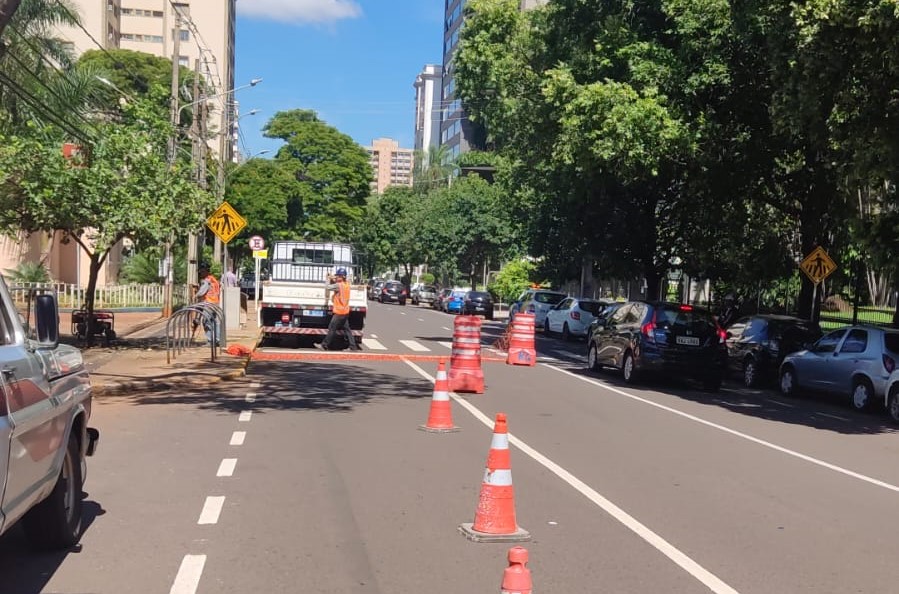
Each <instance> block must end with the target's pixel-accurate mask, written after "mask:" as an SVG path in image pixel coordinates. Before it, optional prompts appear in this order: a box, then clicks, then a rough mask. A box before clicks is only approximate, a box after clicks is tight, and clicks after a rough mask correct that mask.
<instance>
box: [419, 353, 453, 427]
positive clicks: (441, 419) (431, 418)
mask: <svg viewBox="0 0 899 594" xmlns="http://www.w3.org/2000/svg"><path fill="white" fill-rule="evenodd" d="M419 429H421V430H422V431H428V432H430V433H452V432H454V431H458V430H459V428H458V427H456V426H455V425H453V409H452V407H451V406H450V398H449V382H448V381H447V379H446V363H445V362H444V361H443V360H442V359H441V360H440V364H439V365H438V366H437V379H436V380H435V381H434V395H433V396H432V397H431V411H430V412H429V413H428V422H427V423H425V424H424V425H421V426H420V427H419Z"/></svg>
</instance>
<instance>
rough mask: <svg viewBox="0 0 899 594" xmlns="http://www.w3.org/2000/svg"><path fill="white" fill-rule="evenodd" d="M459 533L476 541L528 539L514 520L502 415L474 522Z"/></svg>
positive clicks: (464, 525) (506, 429)
mask: <svg viewBox="0 0 899 594" xmlns="http://www.w3.org/2000/svg"><path fill="white" fill-rule="evenodd" d="M459 530H460V531H461V532H462V534H464V535H465V536H466V537H467V538H468V539H469V540H473V541H475V542H520V541H525V540H530V539H531V535H530V534H529V533H528V532H527V531H526V530H524V529H522V528H521V527H519V526H518V524H517V522H516V520H515V490H514V489H513V487H512V458H511V456H510V454H509V429H508V426H507V424H506V415H505V414H504V413H497V415H496V422H495V424H494V427H493V440H492V441H491V443H490V453H489V454H488V455H487V469H486V470H485V471H484V481H483V482H482V483H481V494H480V497H479V498H478V509H477V511H476V512H475V517H474V523H472V524H462V525H461V526H459Z"/></svg>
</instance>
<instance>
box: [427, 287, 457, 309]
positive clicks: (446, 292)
mask: <svg viewBox="0 0 899 594" xmlns="http://www.w3.org/2000/svg"><path fill="white" fill-rule="evenodd" d="M452 294H453V290H452V289H442V290H441V291H440V292H439V293H437V297H435V298H434V302H433V303H432V304H431V305H432V306H433V307H434V309H437V310H440V311H446V308H445V307H444V304H445V303H446V300H447V299H448V298H449V296H450V295H452Z"/></svg>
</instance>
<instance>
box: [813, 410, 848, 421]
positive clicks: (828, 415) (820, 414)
mask: <svg viewBox="0 0 899 594" xmlns="http://www.w3.org/2000/svg"><path fill="white" fill-rule="evenodd" d="M816 414H817V415H818V416H819V417H827V418H828V419H836V420H838V421H843V422H846V423H848V422H849V421H850V419H847V418H846V417H840V416H837V415H831V414H828V413H823V412H819V413H816Z"/></svg>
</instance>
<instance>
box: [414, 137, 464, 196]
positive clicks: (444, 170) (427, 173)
mask: <svg viewBox="0 0 899 594" xmlns="http://www.w3.org/2000/svg"><path fill="white" fill-rule="evenodd" d="M455 171H456V167H455V165H454V164H453V163H452V162H451V160H450V154H449V146H447V145H445V144H441V145H440V146H434V145H431V146H429V147H428V150H427V152H425V151H420V150H419V151H416V152H415V163H414V166H413V170H412V183H413V184H414V188H415V190H416V191H418V192H426V191H427V190H430V189H433V188H438V187H442V186H446V185H449V180H450V177H451V176H452V175H453V174H454V173H455Z"/></svg>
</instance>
